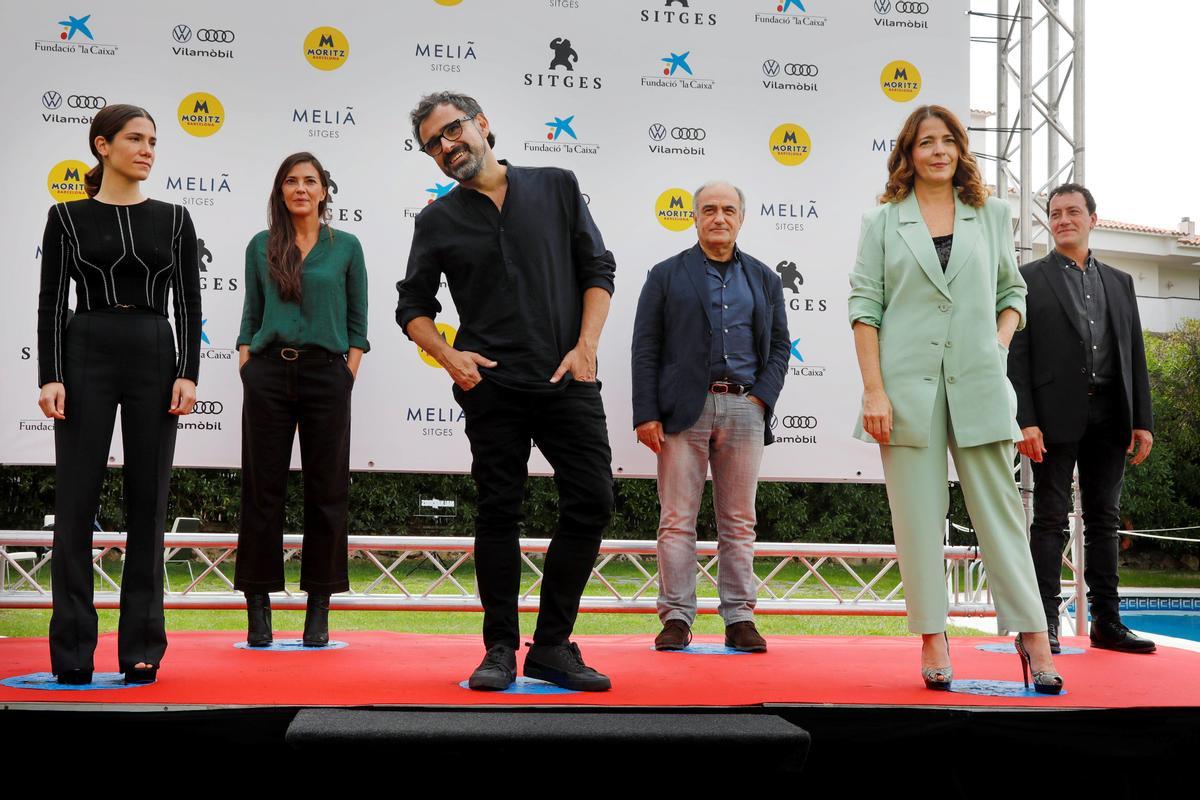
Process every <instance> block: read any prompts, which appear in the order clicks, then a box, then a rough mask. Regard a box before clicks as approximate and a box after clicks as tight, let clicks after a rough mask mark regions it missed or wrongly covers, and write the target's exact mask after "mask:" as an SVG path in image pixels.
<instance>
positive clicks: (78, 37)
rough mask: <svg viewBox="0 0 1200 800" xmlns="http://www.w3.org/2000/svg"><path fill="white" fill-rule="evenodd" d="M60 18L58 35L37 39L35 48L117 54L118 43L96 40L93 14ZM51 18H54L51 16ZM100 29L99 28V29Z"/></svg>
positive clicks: (34, 43) (43, 51) (69, 15)
mask: <svg viewBox="0 0 1200 800" xmlns="http://www.w3.org/2000/svg"><path fill="white" fill-rule="evenodd" d="M66 17H67V18H66V19H60V20H58V21H57V22H56V23H55V25H56V27H57V28H58V31H57V35H56V36H55V37H54V38H53V39H35V40H34V42H33V49H34V50H35V51H37V52H39V53H78V54H80V55H88V56H115V55H116V54H117V49H118V48H117V45H115V44H103V43H101V42H98V41H96V36H95V34H94V33H93V32H92V28H93V26H94V25H95V23H94V21H93V20H92V15H91V14H83V15H81V16H76V15H74V14H67V15H66ZM50 19H54V17H51V18H50ZM97 30H99V29H97Z"/></svg>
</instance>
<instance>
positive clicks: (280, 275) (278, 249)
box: [267, 153, 329, 303]
mask: <svg viewBox="0 0 1200 800" xmlns="http://www.w3.org/2000/svg"><path fill="white" fill-rule="evenodd" d="M306 163H307V164H312V165H313V169H315V170H316V171H317V176H318V177H319V178H320V179H321V186H323V187H324V188H325V199H324V200H322V201H321V202H320V203H318V204H317V217H318V218H319V219H321V220H322V221H324V220H325V218H326V215H327V214H328V213H329V175H328V173H326V172H325V168H324V167H322V166H321V162H320V161H318V160H317V157H316V156H314V155H313V154H312V153H292V154H291V155H290V156H288V157H287V158H285V159H284V160H283V163H282V164H280V165H279V171H278V172H276V173H275V183H274V185H273V186H272V187H271V197H270V199H269V200H268V201H267V272H268V274H269V275H270V276H271V280H273V281H275V288H276V289H278V290H279V296H280V297H281V298H283V299H284V300H285V301H288V302H292V303H299V302H300V301H301V299H302V298H303V296H304V295H303V292H302V291H301V281H300V273H301V267H302V264H303V259H302V258H301V257H300V248H298V247H296V226H295V224H294V223H293V222H292V215H291V213H290V212H289V211H288V209H287V203H286V202H284V199H283V182H284V180H286V179H287V176H288V173H289V172H291V171H292V168H293V167H295V166H296V165H297V164H306Z"/></svg>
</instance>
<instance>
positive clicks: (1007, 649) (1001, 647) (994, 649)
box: [975, 642, 1087, 656]
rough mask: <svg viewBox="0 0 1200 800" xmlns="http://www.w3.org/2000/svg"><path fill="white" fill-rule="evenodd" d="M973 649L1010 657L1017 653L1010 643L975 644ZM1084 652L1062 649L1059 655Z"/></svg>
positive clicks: (1069, 648)
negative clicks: (1006, 654) (1005, 654)
mask: <svg viewBox="0 0 1200 800" xmlns="http://www.w3.org/2000/svg"><path fill="white" fill-rule="evenodd" d="M975 649H976V650H982V651H983V652H985V653H1008V654H1009V655H1012V654H1013V653H1015V652H1017V648H1015V647H1013V644H1012V642H999V643H991V644H977V645H975ZM1086 652H1087V650H1084V649H1083V648H1082V647H1064V648H1063V649H1062V653H1061V655H1064V656H1078V655H1082V654H1084V653H1086Z"/></svg>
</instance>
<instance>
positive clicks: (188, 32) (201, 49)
mask: <svg viewBox="0 0 1200 800" xmlns="http://www.w3.org/2000/svg"><path fill="white" fill-rule="evenodd" d="M236 40H237V34H236V33H234V32H233V31H232V30H230V29H228V28H192V26H190V25H184V24H182V23H180V24H178V25H176V26H175V27H173V28H171V41H172V42H174V44H172V45H171V52H172V53H174V54H175V55H177V56H183V57H186V58H229V59H231V58H233V48H232V47H231V46H230V45H232V44H233V43H234V41H236Z"/></svg>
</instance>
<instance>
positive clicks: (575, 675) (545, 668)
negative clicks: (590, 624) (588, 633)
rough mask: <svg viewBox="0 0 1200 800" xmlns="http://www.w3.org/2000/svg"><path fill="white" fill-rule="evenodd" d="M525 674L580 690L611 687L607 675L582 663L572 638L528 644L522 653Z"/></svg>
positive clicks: (606, 689) (577, 646) (594, 690)
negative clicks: (568, 640)
mask: <svg viewBox="0 0 1200 800" xmlns="http://www.w3.org/2000/svg"><path fill="white" fill-rule="evenodd" d="M525 677H526V678H536V679H538V680H540V681H548V682H550V683H553V684H555V685H556V686H561V687H563V688H564V689H575V690H577V691H581V692H606V691H608V690H609V689H611V688H612V681H610V680H609V679H608V676H607V675H601V674H600V673H599V672H597V671H596V670H594V669H592V668H591V667H589V666H588V665H587V664H585V663H583V655H582V654H581V653H580V652H579V645H577V644H575V643H574V642H564V643H563V644H531V645H529V652H528V653H526V654H525Z"/></svg>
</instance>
